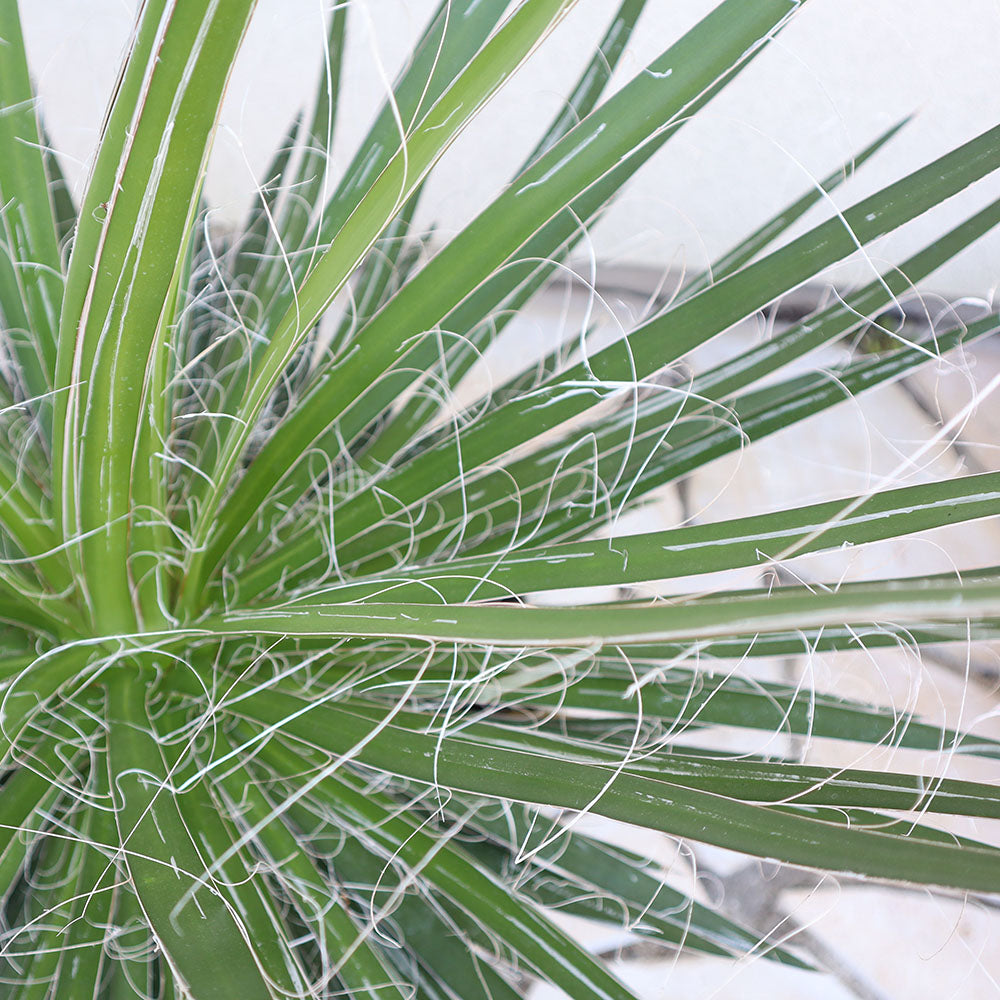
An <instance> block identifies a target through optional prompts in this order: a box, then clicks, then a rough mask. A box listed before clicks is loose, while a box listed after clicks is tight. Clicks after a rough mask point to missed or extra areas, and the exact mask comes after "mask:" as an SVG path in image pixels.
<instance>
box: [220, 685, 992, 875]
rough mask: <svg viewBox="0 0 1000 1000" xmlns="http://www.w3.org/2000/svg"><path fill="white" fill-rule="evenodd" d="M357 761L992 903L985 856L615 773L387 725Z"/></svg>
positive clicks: (345, 728)
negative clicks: (980, 896) (974, 894)
mask: <svg viewBox="0 0 1000 1000" xmlns="http://www.w3.org/2000/svg"><path fill="white" fill-rule="evenodd" d="M293 700H294V699H293ZM237 707H238V709H239V713H240V714H241V715H243V716H244V717H246V718H249V719H254V720H257V721H258V722H260V723H262V724H264V725H279V726H280V727H281V728H282V730H283V732H284V733H285V734H287V735H289V736H294V737H296V738H297V739H302V740H304V741H305V742H307V743H309V744H310V745H312V746H315V747H318V748H321V749H323V750H325V751H327V752H329V753H334V754H336V753H340V752H343V751H344V750H346V749H348V748H349V747H351V746H353V745H355V744H356V743H357V742H358V741H359V740H360V739H361V738H362V736H364V737H367V736H370V735H371V729H372V727H371V722H370V721H369V720H368V719H359V718H356V717H352V715H351V714H350V713H349V712H346V711H344V710H343V709H340V708H339V707H335V706H333V705H324V706H322V707H321V710H320V711H306V712H304V713H300V714H298V715H297V716H295V717H291V716H290V715H289V714H288V711H287V707H286V705H285V704H283V698H281V697H279V696H278V695H277V694H276V693H275V692H274V691H266V692H263V693H261V694H260V695H257V696H254V697H253V698H247V699H244V700H243V701H241V702H240V703H239V705H238V706H237ZM358 760H359V761H360V762H362V763H365V764H367V765H369V766H370V767H374V768H376V769H377V770H380V771H385V772H387V773H390V774H396V775H400V776H403V777H408V778H411V779H413V780H416V781H420V782H426V783H429V784H434V785H439V786H441V787H444V788H454V789H460V790H464V791H468V792H473V793H476V794H480V795H487V796H490V797H496V798H506V799H514V800H516V801H520V802H529V803H530V802H537V803H545V804H546V805H554V806H561V807H563V808H567V809H577V810H579V809H589V810H590V811H592V812H595V813H598V814H600V815H604V816H609V817H611V818H613V819H619V820H623V821H624V822H628V823H634V824H637V825H640V826H647V827H650V828H652V829H658V830H662V831H663V832H666V833H670V834H672V835H674V836H680V837H689V838H691V839H693V840H698V841H701V842H705V843H712V844H716V845H718V846H721V847H727V848H730V849H733V850H738V851H742V852H744V853H747V854H751V855H754V856H762V855H765V856H767V857H771V858H775V859H777V860H781V861H785V862H788V863H789V864H796V865H804V866H807V867H819V868H823V869H826V870H829V871H840V872H849V873H853V874H859V875H869V876H872V877H875V878H881V879H888V880H893V881H905V882H916V883H920V884H930V885H944V886H951V887H953V888H967V889H973V890H980V891H996V888H997V887H998V886H1000V861H998V860H997V857H998V855H997V852H996V851H995V850H994V849H989V850H982V849H979V848H974V847H969V846H964V845H963V846H954V845H948V844H943V843H929V842H926V841H916V840H909V839H908V838H906V837H904V836H899V835H898V834H897V833H895V832H893V833H892V834H885V833H881V832H878V831H876V830H862V829H852V828H850V827H844V826H842V825H839V824H837V823H835V822H832V821H830V820H828V819H825V818H824V819H817V818H815V817H814V816H810V815H808V814H806V813H802V814H797V813H792V812H789V811H788V810H780V809H776V808H775V807H771V806H759V805H752V804H748V803H746V802H738V801H734V800H732V799H728V798H726V797H725V796H722V795H716V794H713V793H709V792H702V791H696V790H692V789H689V788H684V787H683V786H679V785H674V784H672V783H671V782H668V781H661V780H659V779H656V778H650V777H648V776H645V775H635V774H630V773H629V772H628V771H627V770H625V771H621V772H616V771H614V770H612V769H608V768H603V767H597V766H594V765H592V764H586V763H581V762H577V761H572V760H561V759H559V758H557V757H552V756H549V755H547V754H544V753H537V752H533V751H528V750H514V749H511V748H509V747H491V746H489V745H487V744H483V743H478V742H473V741H466V740H465V739H464V738H463V736H462V735H461V734H457V735H451V736H448V737H447V738H446V739H444V740H441V739H439V737H438V736H436V735H429V734H424V733H415V732H412V731H410V730H405V729H402V728H400V727H394V726H392V725H389V726H387V727H385V728H384V729H382V730H381V731H380V732H378V733H377V734H375V735H374V736H373V737H372V738H371V739H368V740H367V742H366V743H365V745H364V747H363V748H362V749H361V750H360V751H359V752H358Z"/></svg>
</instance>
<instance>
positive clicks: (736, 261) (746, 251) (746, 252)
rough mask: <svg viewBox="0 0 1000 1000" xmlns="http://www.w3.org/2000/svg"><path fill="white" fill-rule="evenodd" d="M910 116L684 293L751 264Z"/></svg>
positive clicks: (688, 284)
mask: <svg viewBox="0 0 1000 1000" xmlns="http://www.w3.org/2000/svg"><path fill="white" fill-rule="evenodd" d="M909 120H910V119H909V118H908V117H907V118H904V119H903V120H902V121H899V122H897V123H896V124H895V125H892V126H890V127H889V128H887V129H886V130H885V131H884V132H883V133H882V134H881V135H880V136H878V137H877V138H876V139H875V140H874V141H873V142H871V143H870V144H869V145H867V146H865V148H864V149H862V150H861V152H860V153H858V154H857V155H856V156H853V157H852V158H851V159H850V160H848V161H847V163H845V164H843V165H842V166H841V167H839V168H838V169H837V170H834V171H833V172H832V173H831V174H830V175H829V176H827V177H825V178H823V180H821V181H818V182H816V183H815V184H814V185H813V188H812V190H810V191H808V192H806V194H804V195H802V197H801V198H797V199H796V200H795V201H793V202H792V204H791V205H789V206H788V207H787V208H784V209H782V211H780V212H779V213H778V214H777V215H775V216H773V217H772V218H770V219H768V220H767V222H765V223H764V224H763V225H762V226H760V227H758V228H757V229H755V230H754V231H753V232H752V233H751V234H750V235H749V236H747V237H746V238H745V239H742V240H740V242H739V243H737V244H736V246H734V247H733V248H732V249H731V250H729V251H727V252H726V253H724V254H723V255H722V256H721V257H720V258H719V259H718V260H716V261H714V262H713V263H712V265H711V267H710V268H709V269H708V270H707V271H705V272H704V273H703V274H699V275H695V276H694V277H692V279H691V280H690V281H688V282H686V283H685V284H684V286H683V290H682V291H683V295H685V296H688V295H694V294H695V293H696V292H700V291H701V290H702V289H703V288H706V287H707V286H708V285H710V284H711V283H712V282H713V281H718V280H719V279H720V278H725V277H726V276H727V275H730V274H733V273H734V272H735V271H738V270H739V269H740V268H741V267H743V266H744V265H745V264H749V263H750V261H752V260H753V259H754V257H756V256H757V255H758V254H759V253H760V252H761V251H762V250H763V249H764V248H765V247H767V246H769V245H770V244H771V243H772V242H773V241H774V240H775V239H777V238H778V237H779V236H780V235H781V234H782V233H784V232H786V231H787V230H788V229H789V228H790V227H791V226H792V224H793V223H794V222H796V221H797V220H798V219H801V218H802V216H803V215H805V214H806V212H808V211H809V209H810V208H812V207H813V205H815V204H817V202H819V201H820V200H821V199H823V198H825V197H826V196H827V195H829V194H830V193H831V192H832V191H835V190H836V189H837V188H838V187H839V186H840V185H841V184H842V183H843V182H844V181H846V180H848V179H849V178H850V177H852V176H853V175H854V174H855V172H856V171H857V170H858V169H859V168H860V167H861V166H863V165H864V163H865V162H867V161H868V160H870V159H871V158H872V157H873V156H874V155H875V154H876V153H877V152H878V151H879V150H880V149H881V148H882V147H883V146H884V145H885V144H886V143H888V142H890V141H891V140H892V139H893V138H895V136H896V135H897V134H898V133H899V130H900V129H901V128H903V126H904V125H906V124H907V123H908V122H909Z"/></svg>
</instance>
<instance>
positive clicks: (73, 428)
mask: <svg viewBox="0 0 1000 1000" xmlns="http://www.w3.org/2000/svg"><path fill="white" fill-rule="evenodd" d="M252 7H253V0H233V2H231V3H226V4H216V3H213V2H211V0H197V2H196V3H191V4H187V5H184V6H180V5H177V6H173V9H172V13H171V16H170V18H169V19H168V20H167V21H166V22H163V23H157V26H156V28H155V29H152V28H151V26H150V25H149V24H148V23H147V20H146V19H147V18H154V19H155V20H156V22H159V14H158V11H157V9H156V8H157V5H156V4H151V5H149V6H148V7H147V8H146V10H145V11H144V13H143V20H142V23H141V24H140V28H139V35H140V37H141V38H145V35H146V32H147V30H155V31H156V33H157V34H158V35H159V38H158V42H157V44H156V46H155V55H152V60H153V61H152V62H151V63H150V64H149V75H148V80H147V81H146V83H145V87H144V89H143V97H142V100H141V103H140V104H139V109H138V117H137V120H136V121H135V122H134V123H133V124H132V126H131V128H130V131H129V138H128V140H127V143H126V144H125V145H124V147H123V149H122V154H121V162H120V163H119V164H118V165H117V173H116V177H115V182H114V184H113V185H109V188H110V190H108V192H107V194H106V197H105V199H104V200H103V204H104V205H105V206H106V208H105V209H104V214H105V216H106V218H105V219H104V220H103V231H102V233H101V236H100V242H99V246H98V248H97V252H96V253H95V255H94V257H93V259H92V260H91V261H89V262H88V270H89V272H90V274H89V280H88V287H87V290H86V292H85V299H86V305H85V307H84V308H82V309H81V313H80V320H79V326H78V329H79V333H78V334H76V335H75V337H74V339H75V341H76V346H75V352H74V357H73V360H72V373H75V374H73V377H72V378H71V379H70V378H68V379H67V380H66V382H65V383H63V384H64V385H68V386H69V388H68V392H67V394H66V395H67V397H68V402H67V410H66V414H65V418H64V419H65V422H64V424H63V425H62V426H57V432H60V433H62V435H63V436H64V445H63V450H62V452H61V454H62V460H63V462H64V463H65V465H66V466H67V468H66V469H63V470H62V472H63V473H64V478H63V479H62V490H63V492H62V496H61V501H62V503H63V505H64V507H65V511H64V519H65V524H66V527H67V528H73V529H75V530H78V531H80V532H81V533H83V538H82V540H81V543H80V550H81V555H82V561H83V567H84V571H85V573H86V578H87V581H88V587H87V591H86V596H87V601H88V605H89V607H90V610H91V614H92V616H93V617H94V620H95V621H97V622H99V623H100V624H99V627H100V628H102V629H105V630H107V631H109V632H117V631H123V630H124V631H129V630H134V628H135V623H136V612H135V611H134V610H133V609H132V594H131V589H130V586H129V578H128V553H129V544H128V543H129V521H130V519H131V517H132V516H133V511H132V507H131V503H130V497H131V489H132V479H133V475H135V476H136V477H137V478H143V477H147V478H148V476H149V475H150V471H152V475H153V477H154V478H157V477H158V475H159V474H158V473H157V472H156V470H155V469H153V470H147V469H136V470H133V465H132V460H133V450H134V447H135V444H136V441H137V439H138V435H139V425H140V420H141V417H142V414H143V412H144V409H145V408H146V407H147V406H152V407H153V408H154V409H155V408H157V407H158V406H160V405H161V402H162V400H161V399H160V398H155V397H154V398H152V399H149V400H146V399H144V397H145V395H146V392H147V391H149V389H150V388H151V387H150V385H149V376H148V374H147V372H148V369H149V368H153V369H154V370H155V368H156V364H157V358H158V355H159V354H160V352H162V351H164V350H165V349H166V348H165V346H164V345H163V344H162V343H161V342H158V341H157V338H156V332H157V330H158V329H161V327H160V320H161V316H162V314H163V311H164V309H165V307H167V306H168V303H170V302H171V301H172V298H171V288H172V285H173V279H174V273H175V271H176V270H177V269H178V267H179V266H180V265H181V261H182V259H183V251H184V247H185V242H186V238H187V236H188V233H189V232H190V229H191V225H192V221H193V217H194V213H195V210H196V207H197V200H198V192H199V187H200V184H201V180H202V177H203V175H204V172H205V165H206V160H207V154H208V144H209V139H210V137H211V135H212V132H213V130H214V128H215V121H216V116H217V114H218V110H219V105H220V104H221V101H222V94H223V91H224V89H225V85H226V81H227V80H228V77H229V72H230V69H231V66H232V59H233V56H234V55H235V53H236V50H237V47H238V45H239V42H240V40H241V38H242V35H243V31H244V29H245V27H246V24H247V21H248V19H249V16H250V11H251V9H252ZM167 24H169V30H168V31H164V30H163V29H164V28H165V27H166V25H167ZM160 32H162V35H160ZM148 55H149V50H147V49H145V48H144V47H143V46H141V45H139V46H137V47H136V48H135V49H134V50H133V53H132V55H131V56H130V59H129V63H128V65H127V66H126V70H125V74H126V76H128V74H129V73H130V72H131V70H132V63H133V62H135V61H143V62H144V60H145V58H146V57H147V56H148ZM119 98H120V99H123V98H122V93H121V92H120V93H119ZM112 116H114V109H113V110H112ZM91 183H92V186H94V185H96V184H97V183H98V174H97V173H96V172H95V175H94V178H93V180H92V182H91ZM91 198H92V196H91V194H90V191H88V195H87V198H86V199H85V205H84V212H86V210H87V203H89V202H90V200H91ZM82 237H83V230H82V229H81V233H80V236H79V237H78V244H77V246H82V244H81V243H80V242H79V240H80V239H81V238H82ZM75 255H76V249H74V256H75ZM74 264H75V261H74V262H72V263H71V277H72V271H73V267H74ZM66 318H67V317H64V328H65V321H66ZM76 328H77V327H76V324H74V329H76ZM69 469H73V470H75V471H74V472H73V473H72V474H70V473H69V472H68V470H69ZM98 581H99V585H98Z"/></svg>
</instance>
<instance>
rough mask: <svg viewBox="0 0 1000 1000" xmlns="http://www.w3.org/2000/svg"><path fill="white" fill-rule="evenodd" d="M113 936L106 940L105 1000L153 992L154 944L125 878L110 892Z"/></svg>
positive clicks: (134, 999) (137, 998)
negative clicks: (108, 959)
mask: <svg viewBox="0 0 1000 1000" xmlns="http://www.w3.org/2000/svg"><path fill="white" fill-rule="evenodd" d="M112 918H113V925H114V932H115V937H114V939H113V940H112V941H111V942H110V943H109V945H108V949H109V950H110V951H111V958H112V961H111V962H110V965H111V969H110V977H109V978H110V982H109V983H108V988H107V995H108V1000H140V998H142V997H151V996H153V995H154V994H153V982H154V979H155V976H156V957H157V956H156V948H155V945H154V943H153V941H154V938H153V936H152V931H151V930H150V928H149V926H148V925H147V923H146V918H145V916H144V915H143V912H142V908H141V907H140V905H139V900H138V899H137V898H136V894H135V892H134V891H133V889H132V887H131V885H129V884H128V882H127V881H126V880H125V879H122V880H120V881H119V884H118V885H117V887H116V888H115V893H114V910H113V913H112Z"/></svg>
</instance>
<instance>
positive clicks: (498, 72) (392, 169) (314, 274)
mask: <svg viewBox="0 0 1000 1000" xmlns="http://www.w3.org/2000/svg"><path fill="white" fill-rule="evenodd" d="M574 3H575V0H526V2H525V3H523V4H522V5H521V6H520V7H519V8H518V9H517V10H516V11H515V12H514V13H513V14H512V15H511V16H510V17H509V18H508V19H507V20H506V21H505V22H504V23H503V25H501V27H500V28H499V29H498V30H497V31H496V32H495V33H494V35H493V36H492V37H491V38H490V39H489V41H488V42H487V43H486V44H485V45H484V46H483V47H482V48H481V49H480V50H479V52H478V53H477V54H476V56H475V57H474V58H473V59H472V61H471V62H470V63H469V64H468V66H467V67H466V68H465V69H464V70H463V71H462V72H461V73H460V74H459V75H458V76H457V77H456V78H455V79H454V81H453V82H452V83H451V85H450V86H449V87H448V88H447V90H445V92H444V93H443V94H442V95H441V97H440V98H439V100H438V101H437V102H436V103H435V104H434V105H433V107H431V108H430V110H429V111H428V112H427V114H426V115H425V116H424V118H423V119H422V120H421V121H420V122H419V124H418V125H417V126H416V127H415V128H414V129H413V131H412V132H411V134H410V135H409V136H408V137H407V141H406V143H405V145H404V146H403V147H402V148H401V149H400V150H399V151H398V152H397V153H395V154H394V155H393V156H392V158H391V159H390V160H389V161H388V163H387V164H386V166H385V168H384V169H383V171H382V173H381V174H380V175H379V176H378V179H377V180H376V181H375V182H374V184H372V186H371V187H370V188H369V189H368V190H367V193H366V194H365V195H364V196H363V197H362V198H361V200H360V202H359V203H358V206H357V208H356V209H355V210H354V212H353V213H352V214H351V215H350V217H349V218H348V219H347V220H345V222H344V224H343V227H342V228H341V230H340V232H339V233H338V235H337V239H336V240H334V241H333V243H332V244H331V245H330V247H329V249H328V250H326V252H325V253H324V254H323V255H322V256H321V257H320V258H319V260H318V261H317V262H316V264H315V266H314V268H313V269H312V271H311V273H310V274H309V277H308V278H307V279H306V280H305V282H303V284H302V286H301V288H299V289H298V290H297V294H296V296H295V301H294V303H292V305H291V307H290V308H289V309H288V311H287V312H286V313H285V315H284V316H283V317H282V319H281V320H280V322H279V323H278V324H277V326H276V328H275V330H274V333H273V335H272V336H271V338H270V339H269V342H268V344H267V347H266V348H265V349H264V351H263V352H262V353H261V357H260V360H259V363H258V364H257V365H256V366H255V370H254V375H253V379H252V381H251V385H250V388H249V391H248V392H247V393H246V394H245V397H244V399H243V401H242V404H241V407H240V420H239V422H238V423H230V424H229V425H228V427H226V428H225V429H224V431H223V433H225V434H226V438H225V442H224V445H223V448H222V452H221V454H220V455H219V457H218V460H217V462H216V463H215V468H213V469H212V470H211V472H210V479H211V481H212V482H213V483H214V484H215V486H214V487H213V488H211V489H210V490H209V492H208V495H207V497H206V500H205V504H204V508H203V510H202V511H201V517H200V519H199V524H198V525H197V527H196V537H195V539H194V543H195V545H194V550H193V556H192V560H191V563H192V565H191V566H190V567H189V568H188V571H187V573H186V574H185V580H184V584H183V587H184V590H183V599H184V601H185V602H186V603H189V604H192V605H194V604H197V603H198V594H197V591H198V588H199V581H198V577H199V575H200V572H201V571H200V567H201V565H202V564H203V562H204V560H205V549H204V548H203V546H204V545H205V543H206V541H207V539H208V537H209V536H210V535H211V536H213V537H214V536H215V535H216V534H217V533H218V529H211V530H210V528H209V525H210V524H212V523H213V522H215V521H216V517H215V513H216V511H217V509H218V506H219V504H220V503H221V501H222V492H221V491H222V490H223V489H224V488H225V485H226V484H227V483H228V482H229V479H230V477H231V476H232V474H233V472H234V471H235V470H236V468H237V464H238V461H239V457H240V455H241V454H242V452H243V448H244V445H245V443H246V441H247V439H248V436H249V434H250V432H251V430H252V427H253V424H254V422H255V421H256V419H257V417H258V416H259V415H260V413H261V411H262V409H263V407H264V404H265V403H266V401H267V399H268V397H269V396H270V395H271V392H272V390H273V389H274V387H275V386H276V385H277V383H278V381H279V380H280V378H281V374H282V372H283V371H284V370H285V368H286V367H287V365H288V363H289V361H290V360H291V358H292V357H293V355H294V353H295V351H296V349H297V348H298V346H299V345H300V344H301V342H302V340H303V338H304V337H305V336H306V335H307V334H308V333H309V331H310V330H311V329H312V327H313V325H314V324H315V322H316V320H317V319H318V318H319V316H320V315H321V314H322V313H323V312H324V311H325V310H326V309H327V307H328V306H329V305H330V304H331V302H332V301H333V299H334V298H335V297H336V295H337V293H338V292H339V291H340V289H341V288H343V286H344V284H345V283H346V281H347V280H348V278H349V277H350V275H351V274H352V272H353V271H354V269H355V268H356V267H357V265H358V264H359V263H360V262H361V261H362V260H363V259H364V256H365V254H366V253H367V252H368V250H369V249H370V248H371V246H372V245H373V244H374V242H375V240H376V239H377V238H378V237H379V235H380V234H381V233H382V231H383V230H384V229H385V227H386V225H387V224H388V223H389V222H390V221H391V219H392V218H393V217H394V216H395V215H396V213H397V211H398V209H399V208H400V207H401V206H402V205H403V204H404V203H405V202H406V200H407V198H409V197H410V195H412V193H413V192H414V191H415V190H416V188H417V187H419V185H420V184H421V182H422V181H423V180H424V178H425V177H426V175H427V173H428V171H429V170H430V169H431V167H432V166H433V165H434V163H435V162H437V160H438V159H439V158H440V156H441V155H442V154H443V153H444V151H445V150H446V149H447V148H448V146H449V145H450V143H451V142H452V141H453V140H454V138H455V137H456V136H457V135H458V134H459V132H460V131H461V130H462V128H463V127H464V126H465V125H466V124H467V123H468V121H469V120H470V119H471V118H472V116H473V115H474V114H475V112H476V111H477V110H478V109H479V108H480V107H481V106H482V105H483V104H484V103H485V102H486V101H487V100H488V99H489V98H490V97H491V96H492V95H493V94H494V93H495V92H496V91H497V90H498V89H499V87H500V86H501V85H502V84H503V82H504V81H505V80H506V79H507V77H508V76H509V75H510V72H511V71H512V70H513V69H514V68H515V67H516V66H517V65H518V64H519V63H521V62H522V61H523V60H524V59H525V58H526V57H527V56H528V55H529V54H530V52H531V51H532V50H533V49H534V48H535V47H536V46H537V45H538V43H539V42H540V41H541V39H542V38H544V37H545V35H546V34H547V33H548V31H550V30H551V28H552V27H553V26H554V25H555V24H556V23H557V22H558V21H559V20H560V19H561V18H562V17H563V16H565V14H566V13H567V12H568V10H569V9H570V8H571V7H572V6H573V4H574ZM352 356H353V355H352ZM230 540H231V539H227V541H226V545H227V547H228V541H230ZM213 548H214V546H213Z"/></svg>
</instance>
